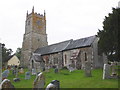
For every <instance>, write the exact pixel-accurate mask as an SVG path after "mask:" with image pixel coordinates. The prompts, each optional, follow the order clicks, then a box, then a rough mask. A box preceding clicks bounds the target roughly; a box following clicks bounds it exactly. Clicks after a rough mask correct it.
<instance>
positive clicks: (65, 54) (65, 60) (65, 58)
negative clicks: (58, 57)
mask: <svg viewBox="0 0 120 90" xmlns="http://www.w3.org/2000/svg"><path fill="white" fill-rule="evenodd" d="M66 63H67V55H66V54H65V64H66Z"/></svg>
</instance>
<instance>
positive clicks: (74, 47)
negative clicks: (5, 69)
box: [21, 7, 103, 71]
mask: <svg viewBox="0 0 120 90" xmlns="http://www.w3.org/2000/svg"><path fill="white" fill-rule="evenodd" d="M98 40H99V39H98V37H97V36H95V35H94V36H89V37H85V38H81V39H77V40H73V39H71V40H67V41H63V42H59V43H55V44H52V45H48V42H47V34H46V15H45V12H44V15H42V14H37V13H35V12H34V7H33V9H32V13H30V14H28V12H27V15H26V25H25V34H24V38H23V44H22V57H21V61H22V62H23V63H22V65H23V66H24V67H28V68H29V69H32V68H34V69H37V71H40V70H43V69H49V68H52V67H58V68H62V67H68V66H71V67H73V68H75V69H84V68H85V62H86V61H88V62H90V63H91V67H92V68H100V67H103V60H102V59H101V60H99V57H100V56H99V55H98V47H97V46H98V45H97V44H98Z"/></svg>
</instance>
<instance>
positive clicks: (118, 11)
mask: <svg viewBox="0 0 120 90" xmlns="http://www.w3.org/2000/svg"><path fill="white" fill-rule="evenodd" d="M119 32H120V8H112V13H109V14H108V17H107V16H105V19H104V21H103V30H99V32H98V37H99V38H100V40H99V42H98V47H99V53H100V54H101V53H104V54H105V55H106V56H107V58H108V60H110V61H120V58H119V57H118V55H120V53H119V49H118V40H119V39H118V36H119Z"/></svg>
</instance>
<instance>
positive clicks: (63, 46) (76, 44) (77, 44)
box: [34, 36, 96, 55]
mask: <svg viewBox="0 0 120 90" xmlns="http://www.w3.org/2000/svg"><path fill="white" fill-rule="evenodd" d="M95 38H96V36H90V37H86V38H82V39H77V40H72V39H71V40H67V41H64V42H60V43H56V44H52V45H48V46H45V47H42V48H38V49H37V50H36V51H35V52H34V53H38V54H41V55H47V54H51V53H56V52H60V51H65V50H70V49H75V48H81V47H87V46H90V45H91V44H92V43H93V41H94V40H95Z"/></svg>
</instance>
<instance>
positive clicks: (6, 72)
mask: <svg viewBox="0 0 120 90" xmlns="http://www.w3.org/2000/svg"><path fill="white" fill-rule="evenodd" d="M9 73H10V72H9V70H8V69H7V70H5V71H4V72H3V73H2V79H5V78H7V77H8V74H9Z"/></svg>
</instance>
